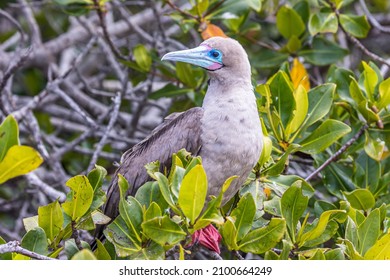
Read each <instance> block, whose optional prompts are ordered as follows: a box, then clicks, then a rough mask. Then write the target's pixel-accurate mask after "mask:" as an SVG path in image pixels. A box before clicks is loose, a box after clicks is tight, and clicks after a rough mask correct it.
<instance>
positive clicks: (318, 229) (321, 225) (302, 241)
mask: <svg viewBox="0 0 390 280" xmlns="http://www.w3.org/2000/svg"><path fill="white" fill-rule="evenodd" d="M339 213H345V211H344V210H328V211H325V212H324V213H322V214H321V216H320V218H319V219H318V221H317V224H316V226H315V227H314V228H312V229H311V230H309V231H308V232H305V233H303V234H302V235H301V236H298V238H297V240H298V246H299V247H304V246H305V245H306V243H308V242H309V241H311V240H315V239H317V238H318V237H320V236H321V235H322V234H323V233H324V231H325V229H326V226H327V225H328V223H329V220H330V218H331V216H336V214H339Z"/></svg>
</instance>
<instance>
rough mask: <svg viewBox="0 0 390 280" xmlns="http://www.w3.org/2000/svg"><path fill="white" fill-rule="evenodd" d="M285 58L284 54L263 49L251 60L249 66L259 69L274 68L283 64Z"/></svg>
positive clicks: (286, 55) (286, 56)
mask: <svg viewBox="0 0 390 280" xmlns="http://www.w3.org/2000/svg"><path fill="white" fill-rule="evenodd" d="M287 58H288V54H286V53H281V52H276V51H272V50H267V49H264V50H262V51H261V52H259V54H258V55H256V56H255V57H254V58H253V60H251V64H252V66H254V67H259V68H274V67H278V66H279V65H281V64H282V63H283V62H285V61H286V59H287Z"/></svg>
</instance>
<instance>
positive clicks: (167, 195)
mask: <svg viewBox="0 0 390 280" xmlns="http://www.w3.org/2000/svg"><path fill="white" fill-rule="evenodd" d="M154 176H155V177H156V179H157V182H158V185H159V187H160V192H161V194H162V196H163V197H164V199H165V201H166V202H167V203H168V204H169V206H170V207H171V208H172V210H173V211H175V212H176V213H180V211H179V209H177V207H176V204H175V202H174V200H173V198H172V195H171V192H170V189H169V181H168V179H167V177H165V176H164V174H162V173H160V172H156V173H154Z"/></svg>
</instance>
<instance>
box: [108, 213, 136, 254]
mask: <svg viewBox="0 0 390 280" xmlns="http://www.w3.org/2000/svg"><path fill="white" fill-rule="evenodd" d="M104 235H105V236H106V238H107V240H108V241H110V242H111V243H113V244H114V247H115V252H116V254H117V255H118V256H119V257H126V256H129V255H131V254H133V253H134V252H137V251H139V250H141V247H140V246H139V245H138V242H137V241H136V240H134V237H133V236H132V235H131V234H130V229H129V228H128V227H127V224H126V222H125V221H124V220H123V218H122V217H121V216H117V217H116V218H115V220H114V221H113V222H112V223H111V224H109V225H108V226H107V227H106V228H105V229H104Z"/></svg>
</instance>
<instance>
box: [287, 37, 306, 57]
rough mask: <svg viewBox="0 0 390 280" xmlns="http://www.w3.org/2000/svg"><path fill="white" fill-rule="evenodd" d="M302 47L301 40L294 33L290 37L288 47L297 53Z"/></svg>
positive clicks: (291, 51)
mask: <svg viewBox="0 0 390 280" xmlns="http://www.w3.org/2000/svg"><path fill="white" fill-rule="evenodd" d="M301 47H302V42H301V40H300V39H299V38H298V37H297V36H295V35H292V36H291V37H290V39H288V42H287V44H286V48H287V50H288V51H289V52H290V53H296V52H297V51H298V50H299V49H300V48H301Z"/></svg>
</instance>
